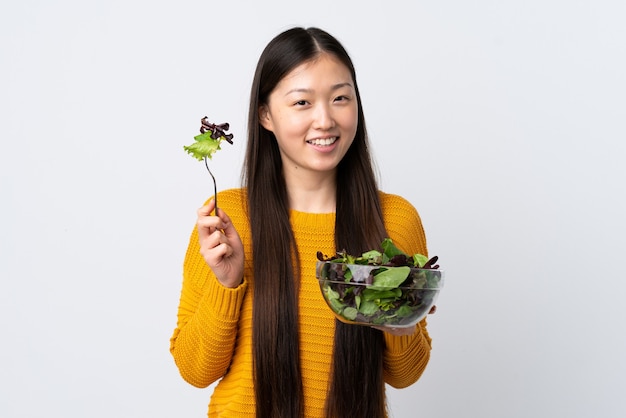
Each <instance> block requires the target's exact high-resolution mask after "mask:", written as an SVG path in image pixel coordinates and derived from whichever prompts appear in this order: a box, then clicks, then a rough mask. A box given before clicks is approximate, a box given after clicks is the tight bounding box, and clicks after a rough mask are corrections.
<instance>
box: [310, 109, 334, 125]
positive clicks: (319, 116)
mask: <svg viewBox="0 0 626 418" xmlns="http://www.w3.org/2000/svg"><path fill="white" fill-rule="evenodd" d="M334 126H335V119H334V118H333V114H332V110H331V109H330V106H328V105H327V104H319V105H318V106H317V109H315V114H314V120H313V127H314V128H315V129H319V130H328V129H330V128H332V127H334Z"/></svg>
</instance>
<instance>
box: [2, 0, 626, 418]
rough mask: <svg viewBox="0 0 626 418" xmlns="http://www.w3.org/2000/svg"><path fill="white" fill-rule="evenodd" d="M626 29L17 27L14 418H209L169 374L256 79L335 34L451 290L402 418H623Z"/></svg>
mask: <svg viewBox="0 0 626 418" xmlns="http://www.w3.org/2000/svg"><path fill="white" fill-rule="evenodd" d="M625 21H626V3H624V2H623V1H620V0H615V1H607V0H604V1H603V0H596V1H592V0H580V1H565V0H562V1H559V0H542V1H538V0H526V1H521V0H512V1H507V2H497V1H487V0H478V1H461V0H456V1H453V0H443V1H437V2H426V1H417V2H414V3H413V4H410V3H409V2H399V1H398V2H394V1H389V2H385V3H380V2H371V3H370V2H364V1H337V0H334V1H325V0H319V1H311V2H296V1H279V0H270V1H264V2H256V1H247V2H246V1H230V2H210V1H200V0H196V1H184V0H183V1H179V2H166V1H158V0H153V1H147V0H145V1H142V0H124V1H121V0H107V1H72V0H57V1H43V0H39V1H37V0H23V1H20V2H8V1H6V0H3V1H2V4H1V6H0V136H1V140H0V175H1V177H0V181H1V183H0V187H1V196H2V204H1V205H0V236H1V241H0V243H1V247H0V280H1V287H0V334H1V342H0V416H2V417H7V418H18V417H39V416H51V417H111V416H115V417H129V418H135V417H137V418H139V417H163V418H169V417H201V416H205V414H206V408H207V404H208V400H209V396H210V393H211V391H210V388H209V389H203V390H202V389H196V388H193V387H191V386H189V385H188V384H186V383H185V382H184V381H183V380H182V378H180V376H179V375H178V371H177V369H176V367H175V366H174V363H173V360H172V358H171V356H170V354H169V351H168V348H169V338H170V335H171V333H172V331H173V329H174V327H175V321H176V308H177V303H178V298H179V291H180V285H181V280H182V278H181V270H182V260H183V256H184V251H185V248H186V245H187V241H188V236H189V233H190V232H191V230H192V228H193V223H194V220H195V210H196V208H197V207H198V206H199V205H200V204H201V203H202V202H203V201H204V200H205V199H206V198H207V197H208V196H210V194H211V192H212V184H211V182H210V177H209V176H208V174H207V173H206V171H205V168H204V166H203V165H202V164H201V163H198V162H197V161H195V160H193V159H191V158H190V157H189V156H187V155H186V154H185V153H184V152H183V149H182V147H183V145H186V144H188V143H190V142H191V141H193V136H194V135H195V134H196V133H197V130H198V128H199V122H200V118H201V117H203V116H205V115H208V116H209V117H210V118H211V119H212V120H215V121H228V122H230V123H231V126H232V128H231V131H232V132H233V133H234V135H235V141H236V142H235V145H234V146H232V147H226V146H225V147H224V149H223V150H222V151H220V155H219V158H216V159H215V160H214V162H213V163H212V164H213V167H214V173H215V174H216V177H217V179H218V187H219V188H220V189H224V188H228V187H237V186H238V185H239V175H240V168H241V163H242V157H243V150H244V142H245V132H246V112H247V100H248V94H249V87H250V82H251V79H252V75H253V71H254V66H255V64H256V60H257V59H258V56H259V54H260V53H261V50H262V48H263V47H264V46H265V44H266V43H267V42H268V41H269V40H270V39H271V38H272V37H273V36H274V35H276V34H277V33H279V32H281V31H282V30H284V29H286V28H288V27H291V26H295V25H299V26H319V27H321V28H324V29H326V30H328V31H330V32H331V33H333V34H334V35H335V36H337V37H338V38H339V39H340V40H341V41H342V42H343V43H344V45H345V46H346V48H347V49H348V51H349V52H350V54H351V55H352V58H353V60H354V62H355V65H356V67H357V77H358V82H359V85H360V89H361V94H362V99H363V105H364V108H365V113H366V118H367V121H368V129H369V131H370V135H371V141H372V146H373V148H374V151H375V156H376V162H377V165H378V168H379V169H380V173H381V186H382V188H383V189H385V190H386V191H389V192H393V193H399V194H402V195H403V196H405V197H406V198H408V199H409V200H410V201H411V202H412V203H413V204H414V205H415V206H416V207H417V209H418V210H419V211H420V213H421V215H422V218H423V222H424V225H425V227H426V232H427V235H428V238H429V247H430V252H431V254H432V255H434V254H437V255H439V256H440V261H441V264H442V267H443V268H445V270H446V271H447V283H446V288H445V290H444V292H443V293H442V295H441V297H440V299H439V301H438V308H439V309H438V312H437V313H436V314H435V315H433V316H431V317H430V319H429V330H430V332H431V335H432V337H433V351H432V357H431V362H430V364H429V366H428V369H427V371H426V372H425V374H424V375H423V377H422V378H421V380H420V381H419V382H417V383H416V384H415V385H413V386H411V387H410V388H407V389H403V390H390V392H389V403H390V406H391V409H392V415H393V417H422V416H423V417H431V418H436V417H441V418H443V417H459V416H463V417H476V418H527V417H565V416H567V417H574V418H586V417H604V418H607V417H615V418H617V417H623V416H624V415H626V401H625V399H624V396H623V390H624V387H626V377H625V376H626V355H625V353H626V335H625V334H626V333H625V332H624V329H625V328H626V327H625V323H624V322H625V318H626V307H625V304H624V303H623V301H624V295H625V294H626V275H625V274H624V269H623V262H624V259H625V255H624V254H625V253H626V238H625V237H626V221H625V216H624V214H625V213H626V196H625V191H624V190H625V183H626V169H625V168H624V167H625V164H624V160H625V159H626V147H625V142H626V129H625V123H626V102H625V97H626V82H625V77H624V74H626V29H625V28H626V26H625V25H624V22H625Z"/></svg>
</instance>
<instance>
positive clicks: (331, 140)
mask: <svg viewBox="0 0 626 418" xmlns="http://www.w3.org/2000/svg"><path fill="white" fill-rule="evenodd" d="M336 140H337V137H333V138H326V139H321V138H320V139H311V140H310V141H308V142H309V144H313V145H320V146H325V145H331V144H334V143H335V141H336Z"/></svg>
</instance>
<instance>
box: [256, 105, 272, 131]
mask: <svg viewBox="0 0 626 418" xmlns="http://www.w3.org/2000/svg"><path fill="white" fill-rule="evenodd" d="M259 123H260V124H261V126H262V127H264V128H265V129H267V130H268V131H270V132H274V124H273V123H272V118H271V117H270V113H269V110H268V109H267V105H261V106H259Z"/></svg>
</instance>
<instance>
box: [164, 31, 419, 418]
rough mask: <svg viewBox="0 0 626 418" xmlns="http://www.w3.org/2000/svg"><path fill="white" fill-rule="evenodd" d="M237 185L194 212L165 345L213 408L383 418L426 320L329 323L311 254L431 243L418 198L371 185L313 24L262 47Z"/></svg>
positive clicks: (407, 381) (361, 143)
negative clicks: (399, 326) (391, 328)
mask: <svg viewBox="0 0 626 418" xmlns="http://www.w3.org/2000/svg"><path fill="white" fill-rule="evenodd" d="M242 178H243V184H244V187H243V188H241V189H232V190H225V191H222V192H220V194H219V202H220V207H219V209H218V216H215V215H212V212H213V209H214V203H213V201H212V200H209V201H208V202H207V203H206V205H205V206H204V207H202V208H200V209H199V210H198V221H197V227H196V228H195V229H194V231H193V232H192V235H191V238H190V242H189V247H188V250H187V254H186V258H185V262H184V278H183V287H182V293H181V299H180V305H179V308H178V323H177V328H176V329H175V331H174V334H173V336H172V338H171V346H170V350H171V353H172V355H173V356H174V359H175V362H176V364H177V366H178V368H179V370H180V373H181V375H182V376H183V378H184V379H185V380H186V381H188V382H189V383H191V384H192V385H194V386H198V387H206V386H208V385H210V384H211V383H213V382H215V381H217V380H218V379H221V380H220V381H219V383H218V384H217V385H216V387H215V389H214V392H213V395H212V397H211V401H210V404H209V416H211V417H213V416H215V417H217V416H219V417H264V418H276V417H286V418H299V417H320V418H321V417H323V418H329V417H332V418H346V417H359V418H361V417H368V418H373V417H384V416H386V414H387V411H386V405H385V383H387V384H389V385H391V386H394V387H406V386H409V385H411V384H413V383H414V382H415V381H417V379H418V378H419V377H420V375H421V374H422V372H423V371H424V369H425V367H426V364H427V363H428V359H429V354H430V349H431V346H430V342H431V340H430V337H429V336H428V333H427V331H426V321H425V320H424V321H422V322H421V323H420V324H418V325H417V326H416V327H415V328H412V329H409V330H403V331H397V332H383V331H382V330H379V329H375V328H371V327H366V326H355V325H347V324H344V323H342V322H339V321H336V320H335V319H334V316H333V314H332V312H331V311H330V309H329V308H328V307H327V306H326V304H325V302H324V300H323V298H322V295H321V292H320V289H319V285H318V283H317V280H316V277H315V262H316V253H317V252H318V251H321V252H322V253H324V254H326V255H333V254H335V253H336V251H337V250H346V251H347V252H348V253H350V254H360V253H362V252H364V251H367V250H371V249H378V248H380V243H381V242H382V240H383V239H384V238H386V237H389V238H391V239H392V240H393V242H394V244H396V246H398V247H399V248H400V249H402V250H403V251H404V252H406V253H410V254H412V253H422V254H426V239H425V236H424V231H423V228H422V224H421V221H420V218H419V215H418V213H417V211H416V210H415V208H414V207H413V206H412V205H411V204H410V203H409V202H408V201H406V200H405V199H403V198H402V197H400V196H396V195H391V194H386V193H383V192H381V191H379V190H378V188H377V183H376V179H375V175H374V170H373V168H372V161H371V158H370V154H369V148H368V139H367V133H366V129H365V119H364V116H363V109H362V106H361V100H360V96H359V90H358V87H357V82H356V75H355V71H354V67H353V65H352V62H351V60H350V58H349V56H348V54H347V53H346V51H345V50H344V48H343V47H342V46H341V44H340V43H339V42H338V41H337V40H336V39H335V38H333V37H332V36H331V35H329V34H328V33H326V32H324V31H322V30H320V29H316V28H309V29H303V28H294V29H290V30H287V31H285V32H283V33H281V34H279V35H278V36H276V37H275V38H274V39H273V40H272V41H271V42H270V43H269V44H268V45H267V47H266V48H265V50H264V51H263V53H262V55H261V57H260V59H259V62H258V66H257V69H256V73H255V75H254V82H253V85H252V93H251V98H250V110H249V120H248V143H247V150H246V158H245V165H244V170H243V176H242Z"/></svg>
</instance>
